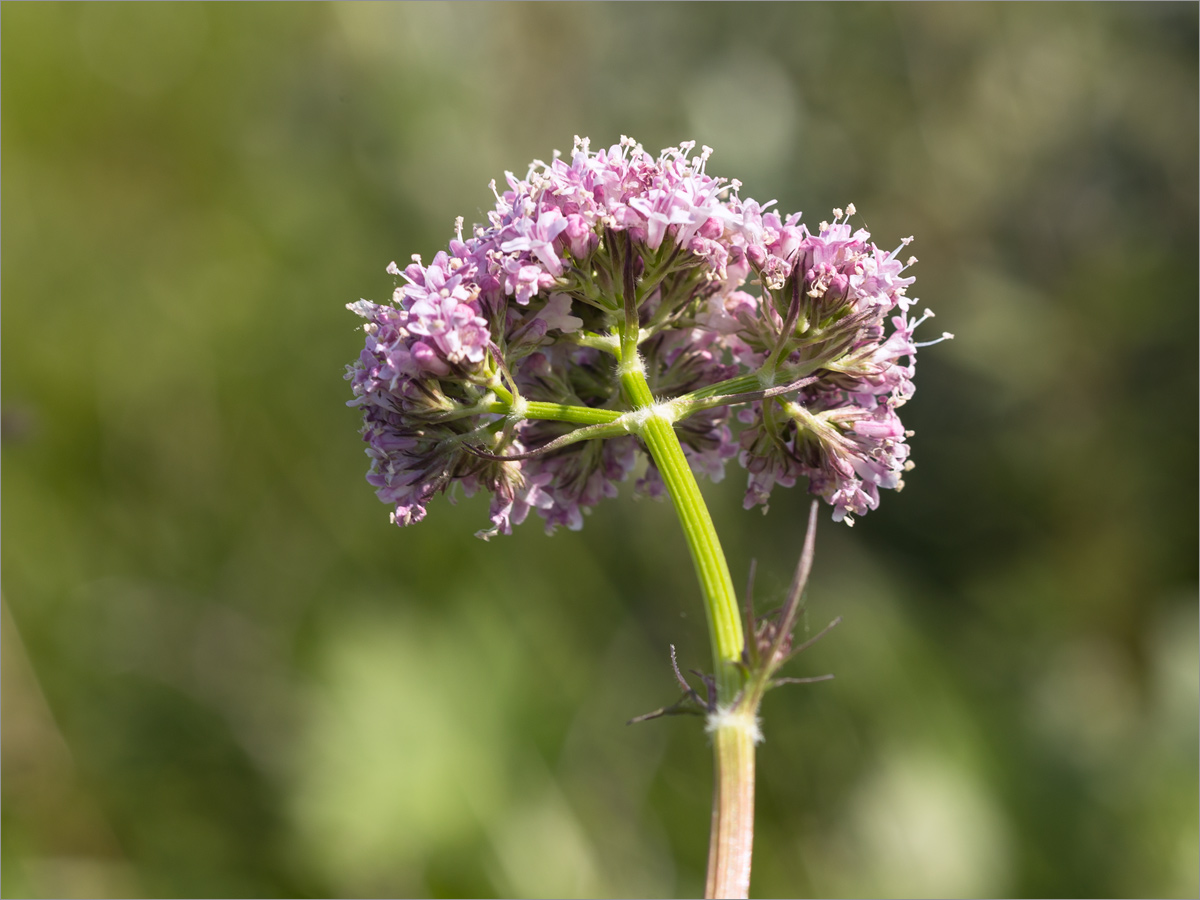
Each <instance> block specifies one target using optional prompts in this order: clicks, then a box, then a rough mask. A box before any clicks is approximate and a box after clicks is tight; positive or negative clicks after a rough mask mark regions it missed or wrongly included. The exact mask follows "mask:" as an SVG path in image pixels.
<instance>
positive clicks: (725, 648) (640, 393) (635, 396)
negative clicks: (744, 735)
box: [621, 355, 745, 704]
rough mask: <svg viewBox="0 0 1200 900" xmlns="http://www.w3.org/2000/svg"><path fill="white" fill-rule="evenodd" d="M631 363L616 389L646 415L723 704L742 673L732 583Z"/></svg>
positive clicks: (667, 429) (672, 439) (678, 456)
mask: <svg viewBox="0 0 1200 900" xmlns="http://www.w3.org/2000/svg"><path fill="white" fill-rule="evenodd" d="M634 360H635V363H637V364H635V365H632V366H627V365H625V364H624V361H622V363H623V364H622V366H621V370H622V371H621V385H622V387H624V389H625V393H626V395H627V396H628V398H629V401H630V403H631V404H632V405H633V407H634V408H635V409H639V410H644V411H645V412H646V415H645V419H644V423H643V424H642V425H641V428H640V434H641V437H642V440H644V441H645V442H646V447H647V448H648V449H649V451H650V456H651V457H652V458H653V459H654V462H655V465H657V466H658V471H659V474H661V475H662V480H663V484H665V485H666V487H667V493H668V494H670V496H671V501H672V503H673V504H674V505H675V512H676V514H677V515H678V516H679V523H680V524H681V525H682V526H683V534H684V538H685V539H686V540H687V545H688V550H689V551H691V554H692V562H693V563H694V564H695V567H696V577H697V578H698V579H699V581H700V590H701V591H702V592H703V594H704V610H705V613H706V614H707V617H708V627H709V635H710V638H711V640H712V652H713V665H714V667H715V669H716V678H717V696H718V701H719V702H720V703H723V704H729V703H732V702H733V698H734V697H735V696H736V694H737V692H738V691H739V690H740V689H741V686H742V673H741V670H740V669H739V667H738V666H739V663H740V662H741V658H742V648H743V646H744V645H745V639H744V637H743V635H742V617H741V613H740V612H739V610H738V603H737V593H736V591H735V590H734V587H733V579H732V577H731V576H730V574H729V564H728V563H727V562H726V561H725V553H724V551H723V550H722V549H721V541H720V538H718V537H717V529H716V527H715V526H714V525H713V520H712V516H711V515H709V512H708V506H706V505H705V503H704V497H703V496H702V495H701V494H700V486H699V485H698V484H697V483H696V476H695V475H693V474H692V469H691V466H689V465H688V462H687V458H686V457H685V456H684V455H683V447H682V446H681V445H680V443H679V436H678V435H676V434H675V429H674V428H673V427H672V426H671V421H670V418H669V416H668V415H667V414H664V413H662V412H658V411H657V410H656V407H655V403H654V396H653V395H652V394H651V393H650V386H649V385H648V384H647V383H646V375H645V373H644V372H643V371H642V367H641V365H640V362H638V361H637V357H636V355H635V357H634Z"/></svg>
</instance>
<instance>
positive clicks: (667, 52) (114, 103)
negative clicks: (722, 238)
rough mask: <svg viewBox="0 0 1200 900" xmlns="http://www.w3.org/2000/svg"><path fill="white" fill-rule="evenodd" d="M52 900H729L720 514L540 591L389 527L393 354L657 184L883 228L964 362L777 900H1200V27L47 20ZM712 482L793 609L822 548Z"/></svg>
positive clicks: (763, 868)
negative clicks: (457, 301)
mask: <svg viewBox="0 0 1200 900" xmlns="http://www.w3.org/2000/svg"><path fill="white" fill-rule="evenodd" d="M0 18H2V28H0V35H2V53H0V68H2V79H0V85H2V101H3V102H2V117H3V120H2V148H3V191H2V216H3V243H2V254H3V269H2V272H0V276H2V290H3V307H2V314H3V330H2V341H3V355H2V359H3V599H4V612H3V624H2V634H3V691H4V693H3V831H2V834H3V866H2V876H3V884H2V887H3V893H4V895H5V896H22V895H29V896H104V895H134V896H137V895H149V896H240V895H245V896H277V895H315V896H321V895H333V896H376V895H379V896H396V895H398V896H404V895H418V896H420V895H431V896H457V895H467V896H492V895H514V896H582V895H596V896H622V895H624V896H672V895H674V896H687V895H695V894H697V893H699V892H700V891H701V889H702V879H703V867H704V857H705V852H706V842H707V826H708V821H707V819H708V809H709V802H710V801H709V779H710V771H709V768H710V759H709V750H708V747H707V745H706V741H705V738H704V736H703V734H702V731H701V728H700V727H699V723H698V722H697V721H695V720H691V719H671V720H665V721H658V722H651V723H648V724H645V725H640V726H636V727H626V725H625V722H626V720H627V719H629V718H630V717H631V716H634V715H637V714H639V713H642V712H645V711H647V710H650V709H653V708H655V707H657V706H660V705H662V704H663V703H665V702H669V701H671V700H673V699H674V696H675V694H674V681H673V678H672V676H671V674H670V669H669V667H668V662H667V660H668V656H667V647H668V644H670V643H674V644H676V645H677V646H678V648H679V652H680V657H681V662H682V663H683V665H684V667H685V668H687V667H693V666H694V667H705V666H706V665H707V662H708V650H707V638H706V637H705V633H704V628H703V615H702V612H701V606H700V602H699V596H698V591H697V588H696V587H695V585H694V583H693V575H692V569H691V566H690V564H689V562H688V560H687V557H686V550H685V548H684V544H683V541H682V539H681V537H680V535H679V533H678V528H677V526H676V524H675V522H674V519H673V514H672V511H671V509H670V507H669V506H668V505H665V504H656V503H653V502H651V501H643V502H635V501H634V500H633V499H632V498H631V497H630V496H628V495H627V494H626V495H623V496H622V497H621V498H620V499H619V500H616V501H612V502H609V503H607V504H605V505H603V506H601V507H600V508H598V509H597V510H596V512H595V515H593V516H592V517H591V518H590V520H589V521H588V524H587V527H586V528H584V530H583V531H582V532H579V533H569V532H560V533H558V534H556V535H555V536H553V537H546V536H545V535H544V534H543V533H542V531H541V528H540V527H539V525H538V524H536V523H535V522H532V521H531V522H530V523H527V524H526V525H525V526H524V527H522V528H520V529H518V533H517V534H516V535H514V536H513V537H511V538H508V539H500V540H495V541H493V542H491V543H489V544H485V543H483V542H480V541H478V540H476V539H474V538H473V537H472V534H473V532H474V531H475V530H476V529H477V528H479V527H482V525H483V524H485V519H486V505H485V502H484V500H483V498H475V499H474V500H469V501H464V502H462V503H460V504H459V505H458V506H451V505H449V504H447V503H446V502H445V501H444V500H443V501H439V502H436V503H435V504H433V506H432V508H431V511H430V514H429V517H428V519H427V520H426V521H425V522H423V523H422V524H420V525H419V526H416V527H413V528H410V529H407V530H398V529H396V528H394V527H392V526H390V525H389V524H388V521H387V509H386V508H385V507H384V506H383V505H382V504H380V503H378V502H377V501H376V500H375V498H374V496H373V494H372V491H371V489H370V488H369V486H368V485H367V484H366V483H365V481H364V480H363V475H364V473H365V470H366V458H365V457H364V456H363V453H362V446H361V443H360V441H359V438H358V436H357V433H356V432H357V427H358V416H357V415H356V413H355V411H354V410H351V409H347V408H346V407H345V405H344V404H345V401H346V400H347V399H348V398H349V391H348V387H347V386H346V384H345V383H344V382H343V381H342V377H341V376H342V369H343V366H344V365H345V363H347V362H349V361H350V360H351V359H353V358H354V357H355V356H356V354H357V353H358V350H359V348H360V347H361V331H360V330H359V327H358V324H357V320H356V318H355V317H354V316H352V315H351V314H350V313H348V312H347V311H346V310H345V309H344V304H345V303H347V302H349V301H353V300H357V299H358V298H360V297H367V298H372V299H376V300H382V299H385V298H386V297H388V296H389V295H390V293H391V289H392V287H393V279H392V278H391V277H390V276H388V275H387V274H386V273H385V272H384V267H385V266H386V264H387V263H388V262H389V261H390V260H393V259H395V260H399V261H400V262H401V264H402V265H403V263H404V261H405V260H407V258H408V257H409V255H410V254H412V253H415V252H419V253H422V254H424V255H425V257H426V258H427V259H428V258H429V256H430V255H432V254H433V253H434V252H435V251H436V250H437V249H438V248H439V247H442V246H444V244H445V242H446V241H447V239H448V238H449V236H450V234H451V230H452V224H453V221H454V217H455V216H457V215H464V216H465V217H466V219H467V221H468V223H469V222H471V221H479V220H480V219H481V218H482V216H483V213H484V211H485V210H486V209H488V208H489V207H490V206H491V203H492V198H491V194H490V192H489V191H488V189H487V182H488V180H489V179H491V178H494V177H495V178H499V177H501V176H502V173H503V171H504V170H505V169H513V170H517V171H521V172H523V171H524V169H525V167H526V165H527V163H528V161H529V160H530V159H532V158H534V157H540V158H549V156H550V153H551V151H552V150H553V149H554V148H558V149H560V150H563V151H569V150H570V147H571V141H572V136H573V135H575V134H582V135H590V136H591V138H592V141H593V146H606V145H607V144H609V143H612V142H615V141H616V140H617V139H618V137H619V136H620V135H621V134H630V135H633V136H634V137H636V138H638V139H639V140H640V141H642V142H643V143H644V144H645V145H646V147H647V148H648V149H650V150H652V151H657V150H658V149H659V148H661V147H665V146H668V145H671V144H676V143H678V142H679V141H681V140H687V139H695V140H697V141H698V142H699V143H706V144H709V145H711V146H713V147H715V148H716V155H715V156H714V158H713V161H712V163H711V164H710V166H709V171H710V172H711V173H713V174H717V175H725V176H729V177H737V178H740V179H741V180H742V181H743V182H744V184H745V187H744V189H743V191H742V193H743V196H750V197H755V198H757V199H760V200H768V199H772V198H777V199H778V200H779V202H780V206H781V208H782V209H784V210H796V209H802V210H804V211H805V218H806V220H807V221H810V222H816V221H819V220H820V219H821V218H823V217H826V216H828V214H829V210H830V209H831V208H832V207H834V206H841V205H844V204H845V203H847V202H850V201H852V202H854V203H855V204H856V205H857V207H858V209H859V210H860V214H861V220H862V221H863V222H864V223H865V224H866V225H867V226H868V227H869V228H870V229H871V231H872V232H873V234H874V235H875V237H876V239H877V240H878V241H879V242H880V243H881V244H882V245H884V246H887V247H891V246H893V245H895V244H896V243H898V242H899V239H900V238H902V237H904V236H906V235H909V234H915V235H916V237H917V241H916V243H915V244H914V245H913V248H912V249H913V251H914V252H915V253H916V255H918V256H919V257H920V258H921V262H920V264H919V265H918V266H917V268H916V269H915V270H914V271H915V274H916V275H917V276H918V280H917V284H916V286H915V288H914V290H913V293H915V294H917V295H918V296H920V297H922V298H923V305H924V304H928V305H929V306H931V307H933V308H934V309H935V310H936V312H937V313H938V319H937V322H936V327H934V328H933V332H936V331H940V330H942V329H945V330H949V331H953V332H955V333H956V334H957V335H958V338H957V340H955V341H953V342H951V343H948V344H943V345H940V346H938V347H936V348H931V349H929V350H927V351H924V352H923V353H922V357H921V364H920V367H919V372H918V377H917V385H918V391H917V395H916V397H915V399H914V400H913V402H912V403H910V404H909V406H908V407H906V409H905V422H906V424H908V425H909V427H911V428H914V429H915V430H916V437H915V438H914V439H913V441H912V444H913V448H914V459H915V460H916V462H917V468H916V470H915V471H914V472H912V473H911V477H909V478H908V479H907V480H908V488H907V490H906V491H904V493H903V494H899V495H896V494H887V495H886V496H885V497H884V501H883V504H882V508H881V509H880V510H878V511H877V512H874V513H871V514H870V515H868V516H865V517H864V518H862V519H861V520H860V522H859V525H858V527H856V528H855V529H854V530H853V531H851V530H848V529H846V528H844V527H841V526H835V525H833V523H831V522H829V521H828V518H827V517H826V516H824V515H823V516H822V521H821V526H820V532H819V536H818V556H817V566H816V571H815V576H814V581H813V585H812V588H811V590H810V594H809V597H810V620H809V622H808V627H809V628H810V629H812V630H814V631H815V629H817V628H819V627H821V626H822V625H824V624H825V622H826V621H828V620H829V619H832V618H833V617H834V616H837V615H841V616H844V617H845V622H844V624H843V625H842V626H841V627H840V628H838V629H836V630H835V631H834V632H833V633H832V634H831V635H830V636H829V637H828V638H826V639H825V640H823V641H822V642H821V643H820V644H819V645H817V646H816V647H815V648H814V649H812V650H811V651H809V652H808V653H806V654H805V655H804V656H803V657H802V658H801V659H800V660H799V661H798V662H797V663H795V664H794V671H793V672H792V674H794V675H797V676H799V675H814V674H820V673H823V672H834V673H836V675H837V679H836V680H835V681H833V682H830V683H828V684H818V685H812V686H804V687H793V688H789V689H787V690H781V691H779V692H776V693H773V694H772V695H771V696H769V697H768V699H767V701H766V704H765V709H764V713H765V732H766V737H767V740H766V743H765V744H764V745H763V746H762V748H761V753H760V756H759V768H760V783H759V797H760V800H759V811H758V840H757V848H756V849H757V857H756V867H755V870H754V880H753V883H752V893H753V894H754V895H757V896H780V897H785V896H797V895H810V894H815V895H825V896H862V895H868V896H869V895H875V896H897V895H900V896H991V895H999V896H1004V895H1016V896H1180V897H1186V896H1192V897H1195V896H1196V895H1197V892H1198V890H1200V885H1198V854H1197V842H1198V840H1200V829H1198V818H1197V816H1198V813H1197V794H1198V789H1200V788H1198V779H1197V771H1198V749H1197V730H1198V722H1197V708H1198V707H1197V705H1198V684H1200V674H1198V666H1200V661H1198V650H1197V644H1198V642H1197V629H1198V622H1197V542H1198V535H1197V503H1196V501H1197V416H1196V410H1197V326H1198V317H1197V296H1198V290H1200V286H1198V283H1197V246H1198V241H1200V237H1198V234H1197V193H1198V186H1197V159H1198V155H1197V132H1198V122H1197V105H1198V97H1197V31H1198V28H1197V7H1196V5H1195V4H1192V3H1186V4H1185V3H1180V4H1166V5H1157V4H1151V3H1144V4H1085V3H1077V4H1062V5H1059V4H1011V5H1009V4H1002V5H990V4H968V5H961V6H960V5H950V4H937V5H923V4H914V5H895V6H892V5H875V4H849V5H823V4H815V3H814V4H807V3H806V4H796V5H792V4H778V5H775V4H771V5H757V4H744V5H742V4H738V5H733V4H721V3H714V4H701V5H689V4H665V5H657V4H644V5H643V4H619V5H613V6H610V5H600V4H586V3H580V4H561V5H560V4H550V3H548V4H524V3H519V4H502V3H497V4H484V5H475V4H467V3H461V4H460V3H456V4H453V5H449V4H416V3H412V4H403V5H386V4H380V5H374V4H372V5H356V4H337V5H325V4H304V5H290V4H268V5H252V4H246V5H240V4H219V5H209V4H185V5H155V4H146V5H141V4H136V5H121V4H115V5H110V4H82V5H71V6H59V5H43V4H29V5H26V4H14V3H5V4H4V5H3V8H2V10H0ZM743 488H744V475H743V474H742V473H741V472H740V470H733V469H731V473H730V477H729V478H728V479H726V481H725V482H723V483H722V484H719V485H707V484H706V485H705V487H704V490H705V493H706V494H707V496H708V497H710V498H711V502H712V505H713V508H714V515H715V518H716V520H717V523H718V528H719V529H720V531H721V532H722V534H723V537H724V540H725V542H726V549H727V551H728V554H729V558H730V563H731V566H732V568H733V570H734V573H735V580H736V581H737V582H739V583H741V582H742V581H743V580H744V578H745V574H746V571H747V567H748V565H749V562H750V560H751V558H755V559H757V560H758V566H759V581H758V588H757V592H756V593H757V597H758V601H759V603H760V604H765V603H769V602H770V601H771V600H772V599H775V600H778V599H779V598H780V597H781V594H782V592H783V590H784V589H785V587H786V584H787V581H788V578H789V575H790V571H791V568H792V566H793V565H794V563H795V557H796V555H797V552H798V549H799V542H800V538H801V530H802V524H803V516H804V514H805V510H806V506H807V500H806V497H805V496H804V494H803V493H802V492H801V491H791V492H786V491H779V492H777V495H776V498H775V500H774V502H773V503H772V508H771V511H770V514H769V515H768V516H766V517H764V516H762V515H759V514H758V513H757V512H754V513H748V512H743V511H742V509H741V505H740V500H741V493H742V490H743Z"/></svg>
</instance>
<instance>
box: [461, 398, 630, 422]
mask: <svg viewBox="0 0 1200 900" xmlns="http://www.w3.org/2000/svg"><path fill="white" fill-rule="evenodd" d="M513 410H514V406H513V404H512V403H505V402H504V401H501V400H497V401H495V402H494V403H492V404H490V405H489V406H488V407H487V408H486V409H484V410H481V412H489V413H500V414H502V415H508V414H509V413H511V412H513ZM521 414H522V417H523V418H526V419H550V420H552V421H555V422H572V423H574V424H576V425H607V424H609V423H610V422H615V421H617V419H619V418H621V415H622V414H621V412H620V410H616V409H597V408H595V407H591V406H571V405H570V404H567V403H545V402H543V401H541V400H527V401H525V405H524V407H523V408H522V411H521Z"/></svg>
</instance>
